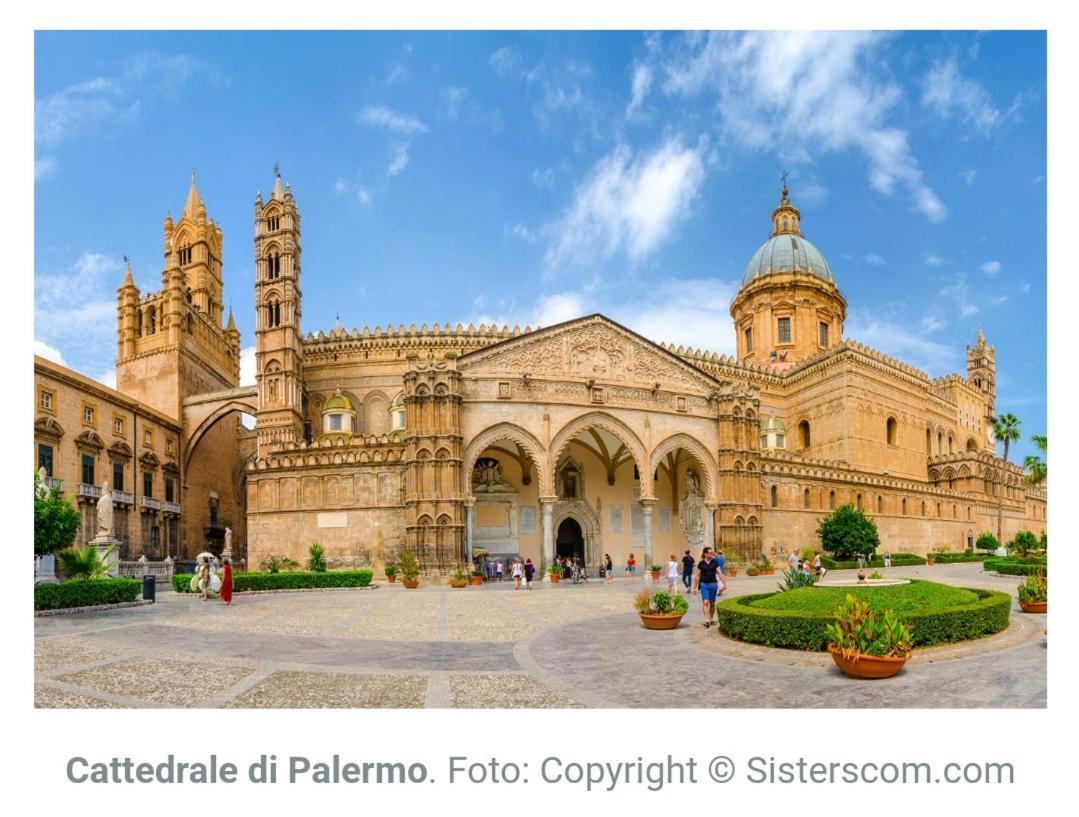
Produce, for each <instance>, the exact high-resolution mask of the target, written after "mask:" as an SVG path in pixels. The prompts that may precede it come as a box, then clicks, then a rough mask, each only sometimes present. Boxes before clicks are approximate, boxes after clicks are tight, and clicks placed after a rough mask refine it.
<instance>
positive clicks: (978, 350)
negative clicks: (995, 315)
mask: <svg viewBox="0 0 1079 817" xmlns="http://www.w3.org/2000/svg"><path fill="white" fill-rule="evenodd" d="M967 379H968V380H969V381H970V383H971V385H972V386H974V388H976V389H978V391H980V392H981V393H982V394H983V395H985V400H986V408H987V410H988V414H989V416H993V415H994V414H995V412H996V400H997V360H996V351H995V350H994V348H993V347H992V346H990V345H989V344H988V343H986V342H985V333H984V332H983V331H982V327H981V325H980V324H979V326H978V339H977V341H975V343H974V345H973V346H971V345H969V344H968V345H967Z"/></svg>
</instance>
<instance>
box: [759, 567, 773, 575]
mask: <svg viewBox="0 0 1079 817" xmlns="http://www.w3.org/2000/svg"><path fill="white" fill-rule="evenodd" d="M775 572H776V569H775V568H774V567H769V568H768V569H767V570H762V571H761V575H762V576H772V575H774V574H775Z"/></svg>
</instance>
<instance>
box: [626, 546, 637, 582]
mask: <svg viewBox="0 0 1079 817" xmlns="http://www.w3.org/2000/svg"><path fill="white" fill-rule="evenodd" d="M636 573H637V560H636V559H634V558H633V554H632V553H631V554H629V558H628V559H626V583H627V584H628V583H629V581H630V579H632V578H633V577H634V576H635V575H636Z"/></svg>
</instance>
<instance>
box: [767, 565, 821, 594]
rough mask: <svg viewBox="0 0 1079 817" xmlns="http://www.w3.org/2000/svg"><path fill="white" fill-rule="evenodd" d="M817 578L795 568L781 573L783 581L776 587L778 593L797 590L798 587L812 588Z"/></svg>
mask: <svg viewBox="0 0 1079 817" xmlns="http://www.w3.org/2000/svg"><path fill="white" fill-rule="evenodd" d="M816 581H817V577H816V576H814V575H813V574H812V573H805V572H803V571H801V570H799V569H798V568H796V567H792V568H790V570H784V571H783V581H782V582H780V583H779V584H778V585H776V586H777V587H778V588H779V592H780V593H785V592H787V591H788V590H797V589H798V588H800V587H812V586H813V584H814V583H815V582H816Z"/></svg>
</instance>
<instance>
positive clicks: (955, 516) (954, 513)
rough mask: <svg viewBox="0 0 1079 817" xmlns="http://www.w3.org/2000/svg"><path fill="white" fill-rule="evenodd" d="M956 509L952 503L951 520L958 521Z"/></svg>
mask: <svg viewBox="0 0 1079 817" xmlns="http://www.w3.org/2000/svg"><path fill="white" fill-rule="evenodd" d="M957 508H958V506H957V505H956V504H955V503H954V502H953V503H952V519H958V518H959V514H958V512H957Z"/></svg>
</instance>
